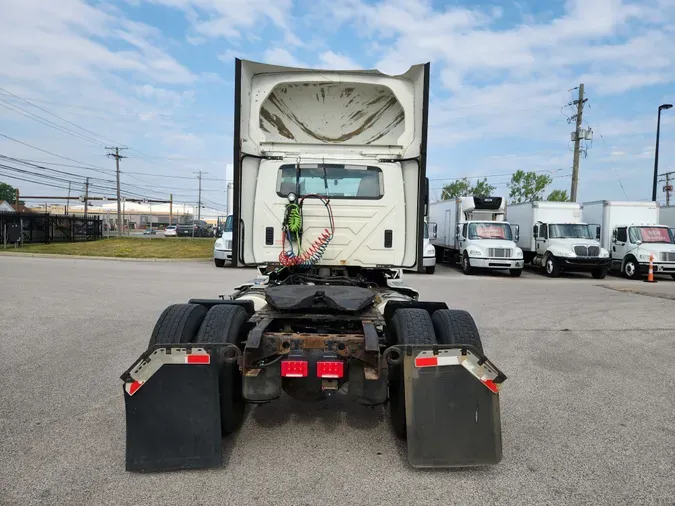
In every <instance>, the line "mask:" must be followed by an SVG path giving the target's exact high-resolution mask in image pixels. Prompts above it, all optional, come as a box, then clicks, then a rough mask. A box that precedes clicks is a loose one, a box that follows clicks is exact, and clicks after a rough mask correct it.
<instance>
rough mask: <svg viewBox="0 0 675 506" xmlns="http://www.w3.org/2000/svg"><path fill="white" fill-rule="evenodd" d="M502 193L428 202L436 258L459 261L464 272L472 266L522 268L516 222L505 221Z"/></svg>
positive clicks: (514, 271)
mask: <svg viewBox="0 0 675 506" xmlns="http://www.w3.org/2000/svg"><path fill="white" fill-rule="evenodd" d="M504 208H505V203H504V200H503V199H502V198H501V197H458V198H457V199H455V200H443V201H440V202H434V203H433V204H431V205H430V206H429V220H430V225H431V235H430V237H431V243H432V244H433V245H434V247H435V248H436V258H437V260H441V261H443V260H449V261H452V262H456V263H458V264H459V265H460V266H461V268H462V272H464V274H472V273H473V271H474V269H502V270H503V269H507V270H508V271H509V274H510V275H511V276H514V277H518V276H520V274H521V273H522V270H523V265H524V262H523V251H522V250H521V249H520V248H519V247H518V246H516V241H518V237H519V228H518V226H512V225H511V224H510V223H508V222H506V221H504Z"/></svg>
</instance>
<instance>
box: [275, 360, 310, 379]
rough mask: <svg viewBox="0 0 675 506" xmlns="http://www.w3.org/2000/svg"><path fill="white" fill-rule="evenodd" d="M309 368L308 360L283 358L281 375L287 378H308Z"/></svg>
mask: <svg viewBox="0 0 675 506" xmlns="http://www.w3.org/2000/svg"><path fill="white" fill-rule="evenodd" d="M308 369H309V367H308V363H307V361H306V360H283V361H282V362H281V375H282V376H283V377H285V378H306V377H307V371H308Z"/></svg>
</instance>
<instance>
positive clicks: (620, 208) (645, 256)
mask: <svg viewBox="0 0 675 506" xmlns="http://www.w3.org/2000/svg"><path fill="white" fill-rule="evenodd" d="M583 219H584V221H585V222H587V223H589V224H590V225H591V227H593V228H594V229H595V230H596V231H597V232H596V235H597V237H599V238H600V244H601V245H602V247H603V248H605V249H607V250H609V254H610V264H609V267H610V269H611V270H613V271H618V272H621V273H623V275H624V276H625V277H626V278H628V279H639V278H641V277H643V276H644V275H645V274H647V272H648V271H649V263H650V261H651V262H652V265H653V269H654V273H655V274H657V273H661V274H670V275H671V276H673V278H674V279H675V244H673V231H672V230H671V229H670V228H668V227H667V226H664V225H661V224H660V220H659V204H658V202H622V201H608V200H599V201H595V202H585V203H584V204H583Z"/></svg>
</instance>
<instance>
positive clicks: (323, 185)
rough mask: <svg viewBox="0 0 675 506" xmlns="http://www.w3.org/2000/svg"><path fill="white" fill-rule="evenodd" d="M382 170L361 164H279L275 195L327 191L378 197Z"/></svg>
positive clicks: (343, 195)
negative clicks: (298, 168)
mask: <svg viewBox="0 0 675 506" xmlns="http://www.w3.org/2000/svg"><path fill="white" fill-rule="evenodd" d="M383 187H384V185H383V183H382V170H381V169H379V168H378V167H370V166H364V165H338V164H301V165H300V171H298V170H297V166H296V165H282V166H281V167H279V172H278V176H277V195H279V196H280V197H286V196H288V194H289V193H291V192H297V193H298V195H299V196H303V195H327V196H329V197H331V198H336V199H340V198H349V199H379V198H381V197H382V196H383V195H384V188H383Z"/></svg>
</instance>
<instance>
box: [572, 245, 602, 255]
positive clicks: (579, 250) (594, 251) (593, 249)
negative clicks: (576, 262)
mask: <svg viewBox="0 0 675 506" xmlns="http://www.w3.org/2000/svg"><path fill="white" fill-rule="evenodd" d="M574 253H575V254H576V255H577V256H579V257H597V256H598V255H600V248H599V247H598V246H575V247H574Z"/></svg>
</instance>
